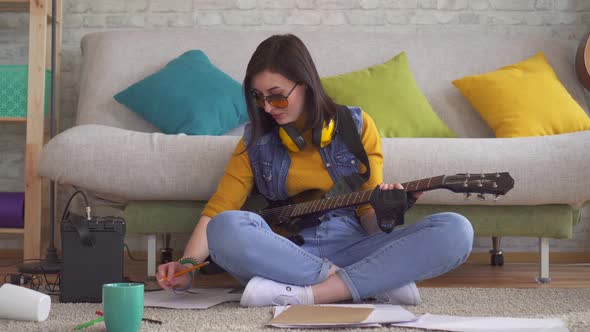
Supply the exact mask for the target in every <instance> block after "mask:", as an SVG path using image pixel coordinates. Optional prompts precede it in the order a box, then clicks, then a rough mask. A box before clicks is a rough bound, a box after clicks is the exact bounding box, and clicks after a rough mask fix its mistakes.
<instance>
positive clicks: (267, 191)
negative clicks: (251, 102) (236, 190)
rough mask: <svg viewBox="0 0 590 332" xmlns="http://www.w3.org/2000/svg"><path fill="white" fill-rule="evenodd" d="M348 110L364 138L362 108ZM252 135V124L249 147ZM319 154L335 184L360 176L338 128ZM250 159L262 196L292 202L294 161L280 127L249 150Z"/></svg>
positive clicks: (247, 132) (247, 136)
mask: <svg viewBox="0 0 590 332" xmlns="http://www.w3.org/2000/svg"><path fill="white" fill-rule="evenodd" d="M348 109H349V110H350V112H351V113H352V119H353V121H354V124H355V126H356V128H357V130H358V133H359V136H361V135H362V128H363V114H362V111H361V109H360V108H359V107H348ZM250 132H251V124H250V123H248V124H247V125H246V127H245V129H244V136H243V137H244V143H246V145H247V144H248V143H249V139H250V137H251V135H250ZM310 143H311V142H309V143H308V144H310ZM319 150H320V155H321V156H322V160H323V162H324V166H325V167H326V169H327V170H328V173H329V174H330V176H331V177H332V181H334V183H336V182H337V181H338V179H339V178H340V177H342V176H347V175H350V174H353V173H358V171H359V160H358V159H357V158H356V157H355V156H354V154H353V153H352V152H350V151H349V149H348V147H347V146H346V143H344V140H343V139H342V133H340V132H339V131H338V128H336V130H335V132H334V135H333V137H332V141H331V142H330V144H328V145H326V146H325V147H323V148H320V149H319ZM248 156H249V157H250V166H251V167H252V172H253V174H254V181H255V183H256V187H257V188H258V190H259V191H260V193H261V194H262V195H264V196H265V197H266V199H268V200H270V201H278V200H284V199H287V198H289V195H288V194H287V188H286V183H287V173H288V172H289V166H290V165H291V158H289V153H288V151H287V149H286V148H285V147H284V146H283V142H282V141H281V138H280V137H279V134H278V127H276V128H275V129H274V130H273V131H271V132H269V133H267V134H266V135H264V136H262V137H260V138H258V140H257V141H256V142H254V144H253V145H252V146H251V147H250V149H249V150H248ZM310 189H313V188H310Z"/></svg>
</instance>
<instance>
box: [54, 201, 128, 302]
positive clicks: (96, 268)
mask: <svg viewBox="0 0 590 332" xmlns="http://www.w3.org/2000/svg"><path fill="white" fill-rule="evenodd" d="M124 239H125V220H124V219H123V218H119V217H95V218H91V219H90V220H88V219H86V218H84V217H82V216H79V215H76V214H73V213H69V216H68V218H67V219H66V220H63V221H62V223H61V248H62V257H63V259H62V270H61V276H60V296H59V300H60V302H93V303H100V302H102V285H103V284H108V283H114V282H122V281H123V243H124V242H123V241H124Z"/></svg>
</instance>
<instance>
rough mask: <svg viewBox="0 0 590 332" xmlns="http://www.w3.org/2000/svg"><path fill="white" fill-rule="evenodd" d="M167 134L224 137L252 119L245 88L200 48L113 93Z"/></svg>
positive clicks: (116, 98)
mask: <svg viewBox="0 0 590 332" xmlns="http://www.w3.org/2000/svg"><path fill="white" fill-rule="evenodd" d="M114 98H115V100H117V101H118V102H120V103H121V104H123V105H125V106H127V108H129V109H130V110H132V111H134V112H136V113H137V114H139V115H141V116H142V117H143V118H145V119H146V120H147V121H149V122H150V123H152V124H154V125H155V126H156V127H158V128H159V129H160V130H161V131H162V132H163V133H165V134H180V133H184V134H188V135H221V134H224V133H225V132H227V131H229V130H230V129H232V128H235V127H237V126H238V125H239V124H241V123H244V122H246V121H247V120H248V114H247V111H246V101H245V99H244V93H243V91H242V86H241V85H240V84H239V83H238V82H236V81H235V80H234V79H232V78H231V77H229V76H228V75H227V74H225V73H224V72H222V71H221V70H219V69H218V68H217V67H216V66H215V65H213V64H212V63H211V62H210V61H209V59H208V58H207V56H206V55H205V53H203V52H202V51H199V50H192V51H188V52H185V53H184V54H182V55H181V56H179V57H177V58H176V59H173V60H172V61H170V62H169V63H168V64H167V65H166V66H165V67H164V68H162V69H161V70H159V71H157V72H156V73H154V74H151V75H149V76H148V77H146V78H144V79H142V80H140V81H139V82H137V83H135V84H133V85H131V86H130V87H128V88H126V89H125V90H123V91H121V92H119V93H118V94H116V95H115V96H114Z"/></svg>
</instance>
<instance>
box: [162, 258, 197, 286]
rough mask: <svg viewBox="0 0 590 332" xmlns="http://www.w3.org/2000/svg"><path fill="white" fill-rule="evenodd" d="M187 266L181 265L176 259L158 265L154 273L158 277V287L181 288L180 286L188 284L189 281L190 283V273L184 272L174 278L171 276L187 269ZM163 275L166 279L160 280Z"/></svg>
mask: <svg viewBox="0 0 590 332" xmlns="http://www.w3.org/2000/svg"><path fill="white" fill-rule="evenodd" d="M186 265H191V264H186ZM189 267H190V266H182V265H180V263H179V262H177V261H174V262H169V263H166V264H162V265H160V266H158V273H157V275H156V278H157V279H158V285H160V287H162V288H164V289H172V288H182V287H185V286H186V285H188V284H189V283H192V282H193V281H192V280H190V276H191V274H190V273H185V274H183V275H181V276H178V277H176V278H173V277H172V276H173V275H174V274H175V273H176V272H178V271H182V270H185V269H188V268H189ZM164 277H166V278H167V280H162V281H160V280H161V279H162V278H164Z"/></svg>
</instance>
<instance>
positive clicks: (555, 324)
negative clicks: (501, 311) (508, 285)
mask: <svg viewBox="0 0 590 332" xmlns="http://www.w3.org/2000/svg"><path fill="white" fill-rule="evenodd" d="M390 325H393V326H401V327H414V328H420V329H426V330H442V331H462V332H492V331H498V332H500V331H501V332H533V331H534V332H568V331H569V329H568V328H567V326H566V325H565V323H564V322H563V321H562V320H561V319H557V318H549V319H535V318H511V317H464V316H444V315H431V314H424V315H422V316H420V318H419V319H418V320H415V321H412V322H406V323H394V324H390Z"/></svg>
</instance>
